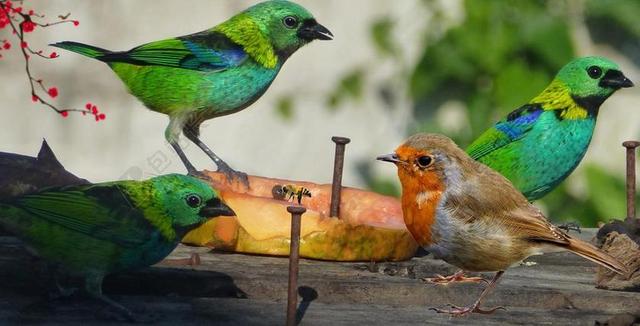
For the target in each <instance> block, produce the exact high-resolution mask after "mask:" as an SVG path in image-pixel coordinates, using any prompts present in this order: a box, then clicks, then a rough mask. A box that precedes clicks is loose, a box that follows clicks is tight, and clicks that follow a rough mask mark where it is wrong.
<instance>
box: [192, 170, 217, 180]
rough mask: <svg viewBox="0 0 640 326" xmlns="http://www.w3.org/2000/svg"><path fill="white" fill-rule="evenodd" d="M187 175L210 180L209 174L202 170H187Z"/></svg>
mask: <svg viewBox="0 0 640 326" xmlns="http://www.w3.org/2000/svg"><path fill="white" fill-rule="evenodd" d="M187 175H188V176H190V177H194V178H198V179H201V180H204V181H212V180H211V177H210V176H209V175H207V174H206V173H204V172H200V171H197V170H193V171H189V172H188V173H187Z"/></svg>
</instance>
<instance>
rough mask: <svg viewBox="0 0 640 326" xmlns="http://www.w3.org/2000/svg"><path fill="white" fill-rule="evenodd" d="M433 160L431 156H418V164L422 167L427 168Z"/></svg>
mask: <svg viewBox="0 0 640 326" xmlns="http://www.w3.org/2000/svg"><path fill="white" fill-rule="evenodd" d="M432 161H433V159H432V158H431V156H420V157H418V165H419V166H420V167H422V168H426V167H427V166H429V165H431V162H432Z"/></svg>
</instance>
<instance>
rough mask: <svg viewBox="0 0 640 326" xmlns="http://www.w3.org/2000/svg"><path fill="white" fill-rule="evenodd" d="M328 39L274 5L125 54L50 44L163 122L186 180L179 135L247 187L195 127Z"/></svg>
mask: <svg viewBox="0 0 640 326" xmlns="http://www.w3.org/2000/svg"><path fill="white" fill-rule="evenodd" d="M332 38H333V34H331V32H330V31H329V30H328V29H327V28H325V27H324V26H322V25H320V24H318V22H317V21H316V20H315V19H314V17H313V15H311V13H309V12H308V11H307V10H306V9H305V8H303V7H301V6H300V5H297V4H295V3H292V2H289V1H283V0H274V1H266V2H262V3H259V4H257V5H255V6H253V7H250V8H249V9H247V10H245V11H243V12H241V13H239V14H237V15H235V16H233V17H232V18H230V19H229V20H227V21H225V22H223V23H221V24H219V25H217V26H215V27H213V28H211V29H208V30H206V31H203V32H199V33H195V34H190V35H186V36H180V37H176V38H171V39H166V40H161V41H156V42H151V43H147V44H144V45H140V46H138V47H135V48H133V49H131V50H129V51H124V52H112V51H108V50H105V49H101V48H98V47H94V46H90V45H86V44H81V43H76V42H60V43H56V44H52V45H53V46H56V47H59V48H63V49H67V50H69V51H73V52H77V53H80V54H82V55H85V56H87V57H90V58H93V59H97V60H100V61H102V62H105V63H107V64H108V65H109V67H111V69H113V71H114V72H115V73H116V74H117V75H118V77H120V79H121V80H122V81H123V82H124V84H125V85H126V86H127V88H128V89H129V91H130V92H131V94H133V95H134V96H136V97H137V98H138V99H139V100H140V101H142V103H144V105H145V106H146V107H147V108H149V109H151V110H153V111H156V112H160V113H164V114H166V115H168V116H169V125H168V126H167V128H166V131H165V138H166V139H167V141H168V142H169V143H170V144H171V146H172V147H173V148H174V149H175V151H176V152H177V153H178V155H179V156H180V159H181V160H182V162H183V163H184V165H185V167H186V168H187V170H188V172H189V174H191V175H197V176H201V174H199V173H198V172H197V170H196V169H195V167H194V166H193V164H191V163H190V162H189V160H188V159H187V157H186V155H185V154H184V152H183V151H182V149H181V148H180V145H179V144H178V140H179V137H180V134H181V133H183V134H184V135H185V136H186V137H187V138H188V139H189V140H191V141H192V142H194V143H195V144H196V145H198V147H200V148H201V149H202V150H203V151H204V152H205V153H206V154H207V155H208V156H209V157H210V158H211V159H212V160H213V161H214V162H215V164H216V165H217V167H218V171H220V172H223V173H225V174H226V175H227V177H228V178H229V179H230V180H231V179H233V178H234V177H235V178H240V179H241V180H242V181H243V182H244V183H245V184H248V180H247V178H246V175H245V174H244V173H240V172H237V171H235V170H233V169H231V168H230V167H229V165H228V164H226V163H225V162H224V161H223V160H222V159H221V158H220V157H218V156H217V155H216V154H215V153H214V152H213V151H212V150H211V149H209V148H208V147H207V146H206V145H205V144H204V143H203V142H202V141H200V139H199V138H198V137H199V134H200V125H201V124H202V122H204V121H205V120H208V119H212V118H216V117H220V116H224V115H228V114H232V113H235V112H238V111H240V110H243V109H245V108H247V107H248V106H249V105H251V104H252V103H253V102H255V101H256V100H258V99H259V98H260V97H261V96H262V95H263V94H264V93H265V91H266V90H267V88H269V85H271V83H272V82H273V80H274V79H275V78H276V76H277V75H278V72H279V71H280V69H281V68H282V65H283V64H284V63H285V62H286V61H287V59H288V58H289V57H290V56H291V55H292V54H293V53H294V52H296V51H297V50H298V49H299V48H301V47H302V46H304V45H305V44H307V43H309V42H311V41H313V40H330V39H332ZM239 136H240V135H239Z"/></svg>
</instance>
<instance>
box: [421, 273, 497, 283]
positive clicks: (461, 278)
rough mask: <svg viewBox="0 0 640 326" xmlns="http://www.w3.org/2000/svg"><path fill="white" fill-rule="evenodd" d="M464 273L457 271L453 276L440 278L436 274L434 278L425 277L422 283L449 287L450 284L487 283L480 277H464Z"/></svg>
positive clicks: (440, 276)
mask: <svg viewBox="0 0 640 326" xmlns="http://www.w3.org/2000/svg"><path fill="white" fill-rule="evenodd" d="M464 274H465V272H464V271H463V270H459V271H457V272H455V273H454V274H453V275H449V276H442V275H440V274H436V277H425V278H423V279H422V281H423V282H426V283H432V284H439V285H449V284H451V283H458V282H460V283H482V282H484V283H487V284H489V281H487V280H486V279H484V278H482V277H467V276H465V275H464Z"/></svg>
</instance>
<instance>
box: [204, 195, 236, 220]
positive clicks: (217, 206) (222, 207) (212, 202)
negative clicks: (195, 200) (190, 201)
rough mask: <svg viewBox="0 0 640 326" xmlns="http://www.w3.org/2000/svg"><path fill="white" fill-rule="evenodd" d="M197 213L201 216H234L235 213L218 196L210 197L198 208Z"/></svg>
mask: <svg viewBox="0 0 640 326" xmlns="http://www.w3.org/2000/svg"><path fill="white" fill-rule="evenodd" d="M198 215H200V216H202V217H218V216H235V215H236V213H235V212H234V211H233V210H232V209H231V207H229V206H227V205H226V204H225V203H223V202H222V201H221V200H220V198H211V199H209V201H208V202H206V203H205V206H204V207H202V208H201V209H200V212H199V213H198Z"/></svg>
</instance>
